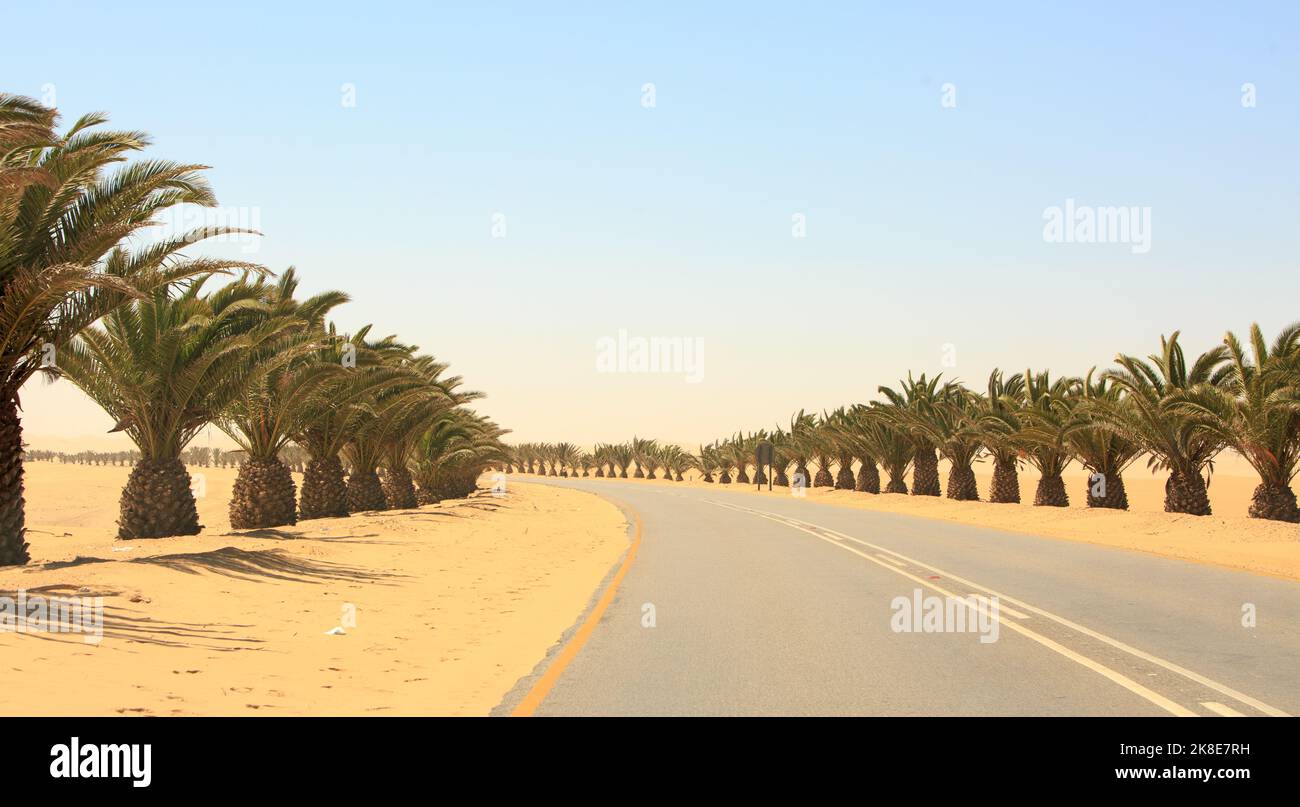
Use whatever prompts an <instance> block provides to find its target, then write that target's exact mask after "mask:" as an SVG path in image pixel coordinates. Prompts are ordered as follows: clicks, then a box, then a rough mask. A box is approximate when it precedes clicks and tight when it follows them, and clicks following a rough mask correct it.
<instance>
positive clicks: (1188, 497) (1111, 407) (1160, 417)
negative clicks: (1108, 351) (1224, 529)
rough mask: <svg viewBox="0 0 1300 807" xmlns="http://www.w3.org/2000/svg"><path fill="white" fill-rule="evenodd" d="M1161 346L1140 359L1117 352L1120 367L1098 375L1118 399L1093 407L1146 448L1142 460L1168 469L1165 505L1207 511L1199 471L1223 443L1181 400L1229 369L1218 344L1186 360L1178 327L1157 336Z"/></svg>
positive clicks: (1210, 384)
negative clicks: (1117, 391)
mask: <svg viewBox="0 0 1300 807" xmlns="http://www.w3.org/2000/svg"><path fill="white" fill-rule="evenodd" d="M1160 347H1161V351H1160V353H1159V354H1154V355H1151V356H1148V357H1147V359H1148V360H1147V361H1143V360H1141V359H1138V358H1136V357H1134V356H1129V355H1125V354H1122V353H1121V354H1119V355H1118V356H1116V357H1115V361H1116V362H1117V363H1118V364H1119V365H1120V369H1117V370H1110V371H1107V372H1106V373H1104V374H1103V376H1104V377H1105V378H1107V379H1109V380H1111V381H1113V382H1114V383H1115V384H1117V385H1119V386H1120V387H1121V388H1123V390H1124V392H1125V396H1124V405H1120V404H1119V403H1117V402H1116V403H1112V402H1110V401H1105V400H1099V401H1096V402H1095V408H1096V410H1097V411H1098V412H1100V413H1101V415H1102V417H1103V418H1104V419H1105V421H1106V422H1107V423H1108V424H1109V425H1110V426H1111V427H1113V428H1115V429H1116V430H1118V431H1119V432H1120V433H1121V434H1124V435H1125V436H1127V437H1128V438H1129V439H1130V440H1132V441H1134V442H1136V443H1138V444H1139V445H1141V446H1142V447H1143V449H1144V450H1145V451H1146V452H1147V453H1148V454H1149V456H1150V460H1149V462H1148V464H1149V465H1150V466H1151V467H1152V468H1154V469H1157V470H1166V471H1168V472H1169V480H1168V482H1167V483H1166V485H1165V510H1166V511H1167V512H1171V513H1190V514H1192V515H1209V514H1210V500H1209V496H1208V494H1207V492H1206V485H1207V482H1206V479H1205V477H1204V476H1203V472H1204V471H1205V470H1207V469H1209V468H1210V467H1212V466H1211V463H1212V462H1213V460H1214V457H1215V455H1217V454H1218V453H1219V452H1220V451H1221V450H1222V449H1223V447H1224V445H1225V442H1224V440H1223V438H1222V437H1221V436H1220V435H1217V434H1215V433H1214V432H1212V431H1210V430H1207V429H1205V428H1204V426H1203V423H1201V422H1200V421H1199V420H1198V418H1196V417H1194V416H1193V415H1192V414H1191V413H1190V412H1189V411H1188V409H1187V407H1185V406H1183V405H1182V404H1181V402H1182V401H1183V400H1184V396H1185V395H1186V393H1188V392H1189V391H1191V390H1192V389H1193V388H1196V387H1201V388H1206V387H1217V386H1220V385H1221V384H1223V382H1224V379H1225V378H1226V377H1227V375H1228V374H1229V373H1230V372H1231V368H1230V367H1228V366H1225V365H1224V359H1225V358H1226V356H1227V348H1226V347H1225V346H1223V345H1220V346H1218V347H1215V348H1213V349H1211V350H1209V351H1207V352H1205V353H1203V354H1201V355H1200V356H1199V357H1198V358H1197V359H1196V361H1195V362H1194V363H1193V364H1192V366H1191V367H1188V366H1187V362H1186V359H1185V358H1184V356H1183V349H1182V346H1181V345H1180V344H1179V343H1178V332H1177V331H1175V332H1174V333H1173V335H1172V336H1170V337H1169V338H1168V339H1165V338H1164V337H1161V339H1160Z"/></svg>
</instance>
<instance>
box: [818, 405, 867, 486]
mask: <svg viewBox="0 0 1300 807" xmlns="http://www.w3.org/2000/svg"><path fill="white" fill-rule="evenodd" d="M847 416H848V413H847V411H846V410H845V409H844V407H840V408H839V409H836V410H835V411H834V412H831V413H830V414H829V415H827V414H823V415H822V429H823V432H824V433H823V438H824V440H825V441H826V443H827V444H828V446H829V448H830V450H832V451H833V452H834V453H835V459H836V463H835V464H836V465H837V466H838V468H839V470H838V471H837V472H836V474H835V487H836V489H838V490H853V489H854V488H855V487H856V484H855V482H854V480H853V457H854V451H853V445H852V444H851V442H850V441H848V440H847V439H846V437H845V432H844V425H845V419H846V418H847ZM864 470H865V468H864Z"/></svg>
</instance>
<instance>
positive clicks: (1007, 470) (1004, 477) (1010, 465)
mask: <svg viewBox="0 0 1300 807" xmlns="http://www.w3.org/2000/svg"><path fill="white" fill-rule="evenodd" d="M989 501H990V502H993V503H994V504H1020V473H1019V471H1017V470H1016V458H1015V457H1014V456H1012V457H1002V456H994V458H993V485H992V490H990V492H989Z"/></svg>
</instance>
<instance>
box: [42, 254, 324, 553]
mask: <svg viewBox="0 0 1300 807" xmlns="http://www.w3.org/2000/svg"><path fill="white" fill-rule="evenodd" d="M207 279H208V278H206V277H204V278H198V279H195V280H193V281H188V282H186V283H185V284H184V288H183V289H182V290H180V291H179V292H177V293H174V294H173V293H172V292H171V291H169V290H168V289H166V288H160V289H158V290H155V291H154V292H153V293H152V294H150V295H149V296H148V297H146V298H144V299H139V300H134V301H132V302H130V303H128V304H127V305H125V306H122V307H121V308H118V309H117V310H115V311H114V312H113V313H111V314H110V315H109V316H107V317H106V318H105V319H104V324H103V325H102V326H101V327H93V328H89V329H87V330H86V331H84V332H83V333H82V334H81V335H80V336H79V337H77V339H76V340H75V341H74V342H73V343H72V344H71V345H69V346H68V347H67V348H66V349H65V351H64V354H63V357H62V359H61V366H60V371H61V373H62V374H63V375H66V376H67V377H68V378H70V379H71V380H72V381H73V383H75V384H76V385H77V386H78V387H80V388H81V389H82V391H84V392H85V393H86V394H87V395H89V396H90V397H91V398H92V399H93V400H94V401H95V402H96V403H98V404H99V405H100V406H101V407H103V408H104V410H105V411H106V412H108V413H109V415H111V416H112V417H113V418H114V419H116V421H117V427H116V430H119V431H125V432H126V433H127V435H128V436H129V437H130V438H131V440H132V441H133V442H134V443H135V444H136V446H138V447H139V449H140V452H141V456H142V459H141V461H140V463H138V464H137V465H136V467H135V469H134V470H133V471H132V474H131V480H130V481H128V484H127V491H126V492H125V493H124V494H123V497H122V519H121V521H120V524H119V536H120V537H123V538H153V537H160V536H162V535H185V534H194V533H197V532H198V530H199V524H198V520H197V515H196V513H195V505H194V499H193V496H192V495H191V494H190V493H189V475H188V473H186V471H185V467H184V464H183V463H181V462H180V453H181V451H182V450H183V449H184V448H185V446H186V444H188V443H189V441H190V440H191V439H193V437H194V436H195V435H196V434H197V433H198V432H199V430H201V429H202V428H203V427H204V426H205V425H206V424H208V423H210V422H213V421H215V420H218V419H219V418H220V417H221V414H222V412H223V411H224V410H225V409H226V408H227V407H229V406H230V405H231V404H232V403H233V402H234V401H235V400H236V399H237V398H238V397H239V396H240V395H241V394H242V393H243V391H244V390H245V389H246V387H247V386H248V385H249V384H252V383H257V381H258V380H259V379H260V378H262V377H263V376H264V375H266V374H267V373H270V372H272V371H274V370H276V369H278V368H281V367H283V366H284V365H285V364H288V363H289V362H291V361H292V359H293V357H294V355H295V354H294V353H293V352H291V351H282V350H279V349H278V348H281V347H282V346H283V344H284V340H285V338H286V337H287V336H289V335H290V334H292V333H294V332H295V331H300V330H302V329H303V328H305V327H306V322H305V321H304V320H302V319H300V318H298V317H295V316H293V315H292V314H288V313H285V312H283V311H280V310H277V309H275V308H274V307H272V306H271V305H268V303H267V301H266V300H265V291H266V290H265V288H264V286H263V285H262V283H261V282H260V281H259V282H257V283H251V282H249V281H248V280H247V279H245V280H240V281H238V282H235V283H231V284H229V285H227V286H224V287H222V288H220V289H218V290H216V291H214V292H212V293H210V294H206V295H205V294H202V293H201V292H202V289H203V286H204V284H205V281H206V280H207Z"/></svg>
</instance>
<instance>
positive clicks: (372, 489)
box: [348, 468, 388, 513]
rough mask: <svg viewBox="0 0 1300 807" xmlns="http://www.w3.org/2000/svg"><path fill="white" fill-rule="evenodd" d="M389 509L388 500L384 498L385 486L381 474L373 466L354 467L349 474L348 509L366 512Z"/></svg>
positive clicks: (354, 511) (355, 511)
mask: <svg viewBox="0 0 1300 807" xmlns="http://www.w3.org/2000/svg"><path fill="white" fill-rule="evenodd" d="M387 509H388V502H387V500H385V499H384V486H383V485H382V484H380V482H379V474H377V473H375V470H374V469H373V468H370V469H367V470H361V469H357V468H354V469H353V470H352V473H350V474H348V510H350V511H351V512H353V513H364V512H367V511H369V510H387Z"/></svg>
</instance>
